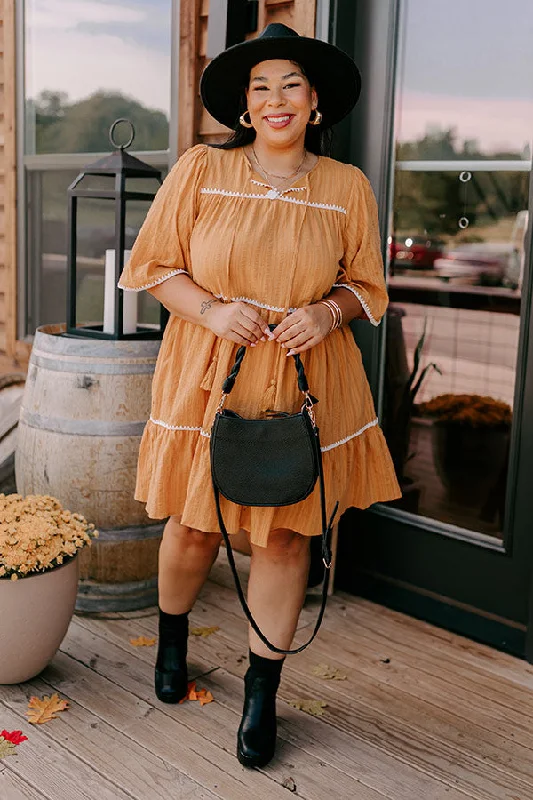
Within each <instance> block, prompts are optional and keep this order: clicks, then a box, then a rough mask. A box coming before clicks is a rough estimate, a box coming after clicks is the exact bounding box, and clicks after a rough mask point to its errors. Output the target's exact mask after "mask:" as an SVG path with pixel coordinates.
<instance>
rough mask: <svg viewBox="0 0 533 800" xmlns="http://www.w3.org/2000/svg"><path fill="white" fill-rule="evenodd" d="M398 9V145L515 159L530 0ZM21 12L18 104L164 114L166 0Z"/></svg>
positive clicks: (521, 134) (406, 2)
mask: <svg viewBox="0 0 533 800" xmlns="http://www.w3.org/2000/svg"><path fill="white" fill-rule="evenodd" d="M346 1H350V0H346ZM377 1H378V2H379V1H380V0H377ZM401 7H402V9H403V20H402V30H401V36H400V40H401V47H400V64H399V67H400V69H399V87H398V88H399V91H398V94H397V98H398V113H397V118H398V134H399V138H400V139H401V140H402V141H409V140H413V139H417V138H420V137H421V136H423V135H424V134H425V133H426V131H427V129H428V128H429V129H435V128H441V129H447V128H450V127H455V128H456V129H457V132H458V136H459V139H477V140H478V142H479V143H480V144H481V146H482V148H484V149H485V150H486V152H487V153H490V152H491V151H492V150H499V149H505V148H509V149H512V150H515V151H516V152H522V151H523V150H524V148H525V147H526V146H527V145H528V143H529V144H530V143H531V139H532V137H533V0H403V2H402V4H401ZM26 9H27V10H26V30H27V39H26V64H27V67H26V83H27V85H26V94H27V96H30V97H35V96H36V95H37V94H38V93H39V92H41V91H43V90H44V89H50V90H59V91H65V92H67V94H68V95H69V97H70V99H71V100H77V99H81V98H82V97H86V96H88V95H90V94H92V93H93V92H95V91H97V90H98V89H108V90H118V91H121V92H122V93H124V94H127V95H129V96H131V97H134V98H135V99H137V100H139V101H140V102H141V103H143V104H144V105H146V106H149V107H151V108H157V109H160V110H162V111H164V112H166V113H167V115H168V113H169V108H170V47H171V42H170V14H171V11H170V9H171V0H26Z"/></svg>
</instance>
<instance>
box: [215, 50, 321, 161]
mask: <svg viewBox="0 0 533 800" xmlns="http://www.w3.org/2000/svg"><path fill="white" fill-rule="evenodd" d="M292 63H294V64H296V65H297V66H298V67H299V69H301V71H302V74H303V75H304V76H305V77H306V78H307V80H308V81H309V83H310V84H311V86H313V85H314V81H313V80H312V78H311V77H310V76H309V74H308V72H307V71H306V70H305V69H304V67H302V65H301V64H299V63H298V62H297V61H294V62H292ZM246 109H247V103H246V93H245V90H244V88H243V90H242V93H241V99H240V102H239V116H240V115H241V114H242V113H243V112H244V111H246ZM255 137H256V132H255V130H254V129H253V128H244V127H243V126H242V125H241V124H240V123H239V120H238V119H237V120H236V122H235V129H234V131H233V132H232V133H230V135H229V137H228V138H227V139H226V141H225V142H222V143H221V144H210V145H209V146H210V147H216V148H218V149H219V150H234V149H236V148H237V147H244V146H245V145H247V144H251V143H252V142H253V141H254V140H255ZM332 140H333V130H332V129H331V128H324V127H323V126H322V125H317V126H316V127H315V126H313V125H308V126H307V130H306V132H305V142H304V147H305V149H306V150H309V152H310V153H314V154H315V155H316V156H329V155H330V154H331V144H332Z"/></svg>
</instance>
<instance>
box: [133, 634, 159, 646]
mask: <svg viewBox="0 0 533 800" xmlns="http://www.w3.org/2000/svg"><path fill="white" fill-rule="evenodd" d="M130 644H132V645H133V646H134V647H153V646H154V644H155V636H154V637H153V638H152V639H148V638H147V637H146V636H138V637H137V638H136V639H130Z"/></svg>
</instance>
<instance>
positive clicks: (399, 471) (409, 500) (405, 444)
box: [383, 306, 442, 513]
mask: <svg viewBox="0 0 533 800" xmlns="http://www.w3.org/2000/svg"><path fill="white" fill-rule="evenodd" d="M404 315H405V312H404V311H403V309H401V308H397V307H395V306H391V307H389V311H388V313H387V372H386V379H385V386H386V392H385V397H386V408H385V418H384V424H383V429H384V432H385V436H386V439H387V444H388V447H389V451H390V454H391V457H392V461H393V463H394V468H395V470H396V477H397V478H398V483H399V484H400V488H401V490H402V497H401V498H400V499H399V500H396V501H394V503H393V505H395V506H398V507H400V508H403V509H404V510H405V511H411V512H412V513H417V511H418V501H419V498H420V488H419V486H418V485H417V484H416V483H415V482H414V481H413V479H412V478H410V477H408V476H407V475H406V474H405V468H406V465H407V463H408V462H409V460H410V459H411V458H412V457H413V455H414V453H411V452H410V449H409V446H410V441H411V422H412V418H413V412H414V409H415V401H416V397H417V394H418V392H419V391H420V388H421V386H422V384H423V382H424V380H425V378H426V377H427V375H428V373H429V372H430V371H431V370H435V371H436V372H438V373H439V375H441V374H442V373H441V370H440V368H439V367H438V366H437V364H434V363H433V362H431V363H429V364H426V365H425V366H422V364H421V360H422V354H423V350H424V344H425V341H426V324H427V321H424V329H423V331H422V335H421V336H420V338H419V340H418V342H417V345H416V348H415V351H414V354H413V367H412V369H409V366H408V362H407V353H406V348H405V340H404V336H403V328H402V317H403V316H404Z"/></svg>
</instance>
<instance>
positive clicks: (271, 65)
mask: <svg viewBox="0 0 533 800" xmlns="http://www.w3.org/2000/svg"><path fill="white" fill-rule="evenodd" d="M246 100H247V103H248V111H249V112H250V119H251V121H252V125H253V126H254V128H255V130H256V133H257V139H258V141H263V142H264V143H265V144H267V145H268V146H270V147H276V148H281V149H285V148H288V147H291V146H292V145H294V144H296V143H297V142H299V141H300V140H303V138H304V137H305V130H306V126H307V123H308V122H309V117H310V116H311V112H312V110H313V108H316V105H317V94H316V92H315V90H314V89H313V88H312V87H311V85H310V84H309V81H308V80H307V78H306V77H305V75H304V74H303V72H302V70H301V68H300V67H299V66H298V65H297V64H295V63H294V62H293V61H284V60H281V59H276V60H273V61H261V62H260V63H259V64H256V65H255V67H253V68H252V71H251V72H250V82H249V84H248V88H247V90H246Z"/></svg>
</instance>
